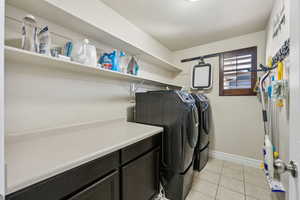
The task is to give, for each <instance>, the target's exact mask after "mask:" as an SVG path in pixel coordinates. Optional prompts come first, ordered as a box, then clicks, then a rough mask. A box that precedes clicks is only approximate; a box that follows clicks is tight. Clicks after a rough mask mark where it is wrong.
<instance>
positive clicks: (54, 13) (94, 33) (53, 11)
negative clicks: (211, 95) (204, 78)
mask: <svg viewBox="0 0 300 200" xmlns="http://www.w3.org/2000/svg"><path fill="white" fill-rule="evenodd" d="M8 3H9V4H10V5H12V6H15V7H17V8H20V9H23V10H25V11H27V12H30V13H31V14H33V15H37V16H40V17H42V18H44V19H47V20H49V21H52V22H54V23H56V24H58V25H61V26H63V27H66V28H69V29H70V30H73V31H76V32H78V33H82V34H83V35H86V36H87V37H89V38H91V39H95V40H97V41H101V42H102V43H104V44H106V45H108V46H111V47H113V48H116V49H121V50H124V51H126V52H128V53H130V54H131V55H139V56H140V57H141V59H143V60H144V61H146V62H148V63H150V64H153V65H155V66H159V67H161V68H164V69H165V70H167V71H170V72H175V73H179V72H181V71H182V69H181V68H180V67H179V66H176V65H175V64H172V63H171V62H169V61H167V60H166V59H164V58H162V57H161V56H159V55H158V54H157V53H151V52H150V50H149V49H148V50H146V49H144V48H143V47H141V45H137V44H136V43H135V42H133V41H129V40H127V39H124V38H127V37H126V36H124V34H123V37H122V34H115V33H113V32H112V31H111V30H109V29H108V28H107V23H106V24H105V25H106V26H104V25H103V26H104V27H100V26H98V25H97V24H95V23H92V22H91V19H82V18H79V17H78V16H74V15H72V14H71V13H69V12H68V11H66V10H64V9H62V8H59V7H56V6H55V5H53V4H51V3H49V2H47V1H45V0H39V1H37V0H26V1H19V0H11V1H9V2H8ZM100 12H101V11H100ZM94 18H95V17H94ZM99 20H106V21H107V22H109V19H99ZM96 21H97V20H96ZM119 26H124V25H123V24H120V25H119ZM125 28H126V27H124V29H125ZM104 29H105V30H104ZM124 29H123V30H124ZM133 35H134V34H133ZM135 40H139V38H136V39H135ZM141 40H143V39H141Z"/></svg>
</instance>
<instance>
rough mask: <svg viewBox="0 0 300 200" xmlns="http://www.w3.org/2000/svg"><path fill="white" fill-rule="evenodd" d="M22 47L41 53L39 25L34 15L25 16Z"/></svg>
mask: <svg viewBox="0 0 300 200" xmlns="http://www.w3.org/2000/svg"><path fill="white" fill-rule="evenodd" d="M22 49H24V50H27V51H32V52H36V53H39V42H38V27H37V23H36V20H35V17H34V16H33V15H26V16H25V17H24V18H23V25H22Z"/></svg>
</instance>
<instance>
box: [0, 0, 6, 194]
mask: <svg viewBox="0 0 300 200" xmlns="http://www.w3.org/2000/svg"><path fill="white" fill-rule="evenodd" d="M4 3H5V1H4V0H0V199H1V198H3V199H4V194H5V160H4V57H3V56H4ZM1 196H2V197H1Z"/></svg>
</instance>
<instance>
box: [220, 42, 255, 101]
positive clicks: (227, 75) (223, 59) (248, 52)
mask: <svg viewBox="0 0 300 200" xmlns="http://www.w3.org/2000/svg"><path fill="white" fill-rule="evenodd" d="M256 69H257V47H251V48H246V49H240V50H235V51H230V52H224V53H221V54H220V80H219V84H220V85H219V93H220V96H250V95H255V92H254V91H253V89H254V87H255V84H256V78H257V74H256V71H255V70H256Z"/></svg>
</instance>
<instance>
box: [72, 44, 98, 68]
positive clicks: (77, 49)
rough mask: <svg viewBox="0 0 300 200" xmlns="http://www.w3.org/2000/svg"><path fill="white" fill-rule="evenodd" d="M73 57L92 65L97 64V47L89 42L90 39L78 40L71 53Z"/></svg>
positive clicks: (82, 62)
mask: <svg viewBox="0 0 300 200" xmlns="http://www.w3.org/2000/svg"><path fill="white" fill-rule="evenodd" d="M71 58H72V60H73V61H75V62H78V63H81V64H85V65H90V66H94V67H96V66H97V52H96V47H95V46H93V45H90V44H89V40H88V39H84V40H83V41H78V42H77V43H75V44H74V49H73V51H72V54H71Z"/></svg>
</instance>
